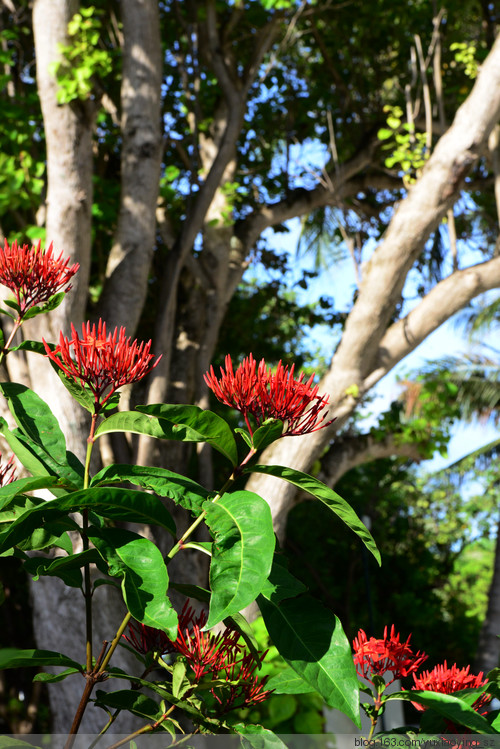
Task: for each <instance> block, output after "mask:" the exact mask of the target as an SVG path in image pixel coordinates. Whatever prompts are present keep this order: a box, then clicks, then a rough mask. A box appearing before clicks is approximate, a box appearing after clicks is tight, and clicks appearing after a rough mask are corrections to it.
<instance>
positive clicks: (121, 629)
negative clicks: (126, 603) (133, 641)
mask: <svg viewBox="0 0 500 749" xmlns="http://www.w3.org/2000/svg"><path fill="white" fill-rule="evenodd" d="M131 618H132V614H131V613H130V612H129V611H127V613H126V614H125V616H124V618H123V621H122V623H121V624H120V626H119V627H118V630H117V632H116V635H115V636H114V638H113V641H112V642H111V645H110V646H109V650H108V652H107V653H106V657H105V658H104V660H103V662H102V663H101V665H100V666H99V670H98V672H97V673H98V674H101V673H103V672H104V670H105V669H106V666H107V665H108V663H109V661H110V660H111V656H112V655H113V653H114V652H115V650H116V647H117V645H118V643H119V642H120V639H121V636H122V634H123V633H124V632H125V627H126V626H127V624H128V623H129V621H130V619H131Z"/></svg>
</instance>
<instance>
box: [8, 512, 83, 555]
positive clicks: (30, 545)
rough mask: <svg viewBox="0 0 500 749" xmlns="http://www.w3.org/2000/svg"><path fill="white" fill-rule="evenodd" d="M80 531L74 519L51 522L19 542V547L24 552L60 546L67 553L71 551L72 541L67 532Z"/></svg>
mask: <svg viewBox="0 0 500 749" xmlns="http://www.w3.org/2000/svg"><path fill="white" fill-rule="evenodd" d="M75 530H78V525H77V524H76V523H75V521H74V520H73V519H72V518H69V517H63V518H61V519H60V520H55V521H50V522H47V523H45V524H44V526H43V527H42V528H35V529H34V530H33V532H32V533H30V534H29V535H28V536H26V537H25V538H24V539H22V540H21V541H19V543H18V544H17V546H18V547H19V549H23V550H24V551H39V550H41V549H47V548H48V547H49V546H59V547H61V548H63V549H64V550H65V551H67V550H68V546H69V548H70V550H71V541H70V538H69V536H68V535H67V533H66V531H75Z"/></svg>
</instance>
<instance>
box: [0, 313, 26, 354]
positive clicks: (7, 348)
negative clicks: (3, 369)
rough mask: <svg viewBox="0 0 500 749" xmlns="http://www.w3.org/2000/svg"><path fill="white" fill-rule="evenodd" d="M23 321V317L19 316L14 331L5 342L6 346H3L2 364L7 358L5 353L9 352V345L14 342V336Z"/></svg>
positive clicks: (1, 352) (0, 352)
mask: <svg viewBox="0 0 500 749" xmlns="http://www.w3.org/2000/svg"><path fill="white" fill-rule="evenodd" d="M22 322H23V321H22V319H21V318H19V317H18V318H17V320H16V321H15V323H14V327H13V329H12V333H11V334H10V336H9V338H8V340H7V342H6V343H5V344H4V347H3V349H2V351H0V364H1V363H2V362H3V360H4V358H5V355H6V354H8V353H9V346H10V344H11V343H12V341H13V340H14V336H15V335H16V333H17V331H18V330H19V328H20V327H21V325H22Z"/></svg>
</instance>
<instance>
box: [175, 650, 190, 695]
mask: <svg viewBox="0 0 500 749" xmlns="http://www.w3.org/2000/svg"><path fill="white" fill-rule="evenodd" d="M186 672H187V667H186V660H185V658H182V657H181V658H176V660H175V663H174V666H173V668H172V694H173V695H174V697H177V698H180V697H182V695H183V694H185V693H186V692H187V690H188V689H191V687H192V685H191V682H190V681H189V679H187V678H186Z"/></svg>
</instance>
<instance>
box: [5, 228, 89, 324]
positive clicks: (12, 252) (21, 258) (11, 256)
mask: <svg viewBox="0 0 500 749" xmlns="http://www.w3.org/2000/svg"><path fill="white" fill-rule="evenodd" d="M69 262H70V261H69V258H66V259H64V258H63V253H61V254H60V255H59V256H58V257H54V254H53V246H52V243H51V244H50V246H49V247H48V249H47V250H43V249H42V247H41V242H38V244H37V245H33V246H32V247H30V246H29V245H27V244H24V245H22V246H21V245H19V244H18V243H17V241H16V240H14V242H12V244H11V245H9V243H8V242H7V240H5V242H4V246H3V249H2V248H1V247H0V283H2V284H3V285H4V286H8V288H9V289H10V290H11V291H12V292H13V293H14V295H15V297H16V301H17V304H18V305H19V308H20V312H19V317H20V318H21V319H22V318H23V317H24V315H25V314H26V312H27V311H28V310H29V309H30V308H31V307H34V306H35V305H36V304H43V303H44V302H48V301H49V299H50V298H51V297H52V296H53V295H54V294H56V293H57V292H58V291H64V292H65V293H66V292H67V291H69V290H70V289H71V284H70V283H69V282H70V280H71V278H72V277H73V276H74V275H75V273H76V272H77V270H78V268H79V267H80V266H79V264H78V263H74V264H73V265H70V264H69Z"/></svg>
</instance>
